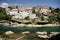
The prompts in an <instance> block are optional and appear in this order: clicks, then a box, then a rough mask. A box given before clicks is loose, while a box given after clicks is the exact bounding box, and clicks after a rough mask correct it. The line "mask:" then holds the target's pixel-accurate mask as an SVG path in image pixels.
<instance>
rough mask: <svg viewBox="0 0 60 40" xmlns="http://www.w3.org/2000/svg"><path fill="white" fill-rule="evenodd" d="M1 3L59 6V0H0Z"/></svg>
mask: <svg viewBox="0 0 60 40" xmlns="http://www.w3.org/2000/svg"><path fill="white" fill-rule="evenodd" d="M1 3H8V4H11V5H14V4H20V5H22V6H37V5H44V6H51V7H55V8H57V7H59V8H60V0H0V4H1Z"/></svg>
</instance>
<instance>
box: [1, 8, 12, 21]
mask: <svg viewBox="0 0 60 40" xmlns="http://www.w3.org/2000/svg"><path fill="white" fill-rule="evenodd" d="M0 10H1V11H0V20H9V19H11V18H12V16H11V15H8V14H7V13H6V11H5V9H4V8H0Z"/></svg>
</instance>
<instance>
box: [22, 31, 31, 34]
mask: <svg viewBox="0 0 60 40" xmlns="http://www.w3.org/2000/svg"><path fill="white" fill-rule="evenodd" d="M29 33H30V32H29V31H25V32H22V33H21V34H29Z"/></svg>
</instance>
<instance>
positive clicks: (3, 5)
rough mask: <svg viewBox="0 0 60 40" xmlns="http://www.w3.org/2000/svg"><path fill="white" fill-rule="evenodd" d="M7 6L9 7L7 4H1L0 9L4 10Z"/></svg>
mask: <svg viewBox="0 0 60 40" xmlns="http://www.w3.org/2000/svg"><path fill="white" fill-rule="evenodd" d="M8 6H9V4H8V3H2V4H1V6H0V7H2V8H6V7H8Z"/></svg>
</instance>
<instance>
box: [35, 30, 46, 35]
mask: <svg viewBox="0 0 60 40" xmlns="http://www.w3.org/2000/svg"><path fill="white" fill-rule="evenodd" d="M36 34H38V35H44V34H46V35H47V32H45V31H44V32H36Z"/></svg>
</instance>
